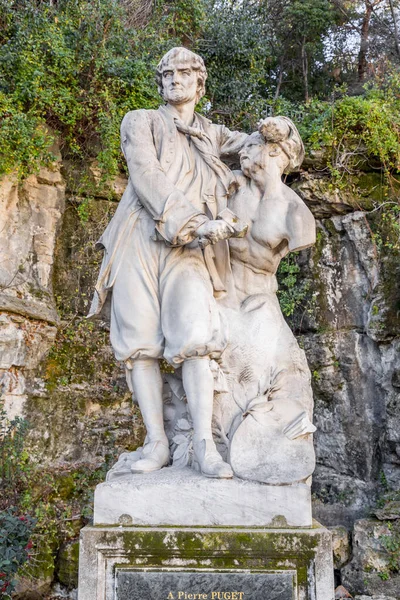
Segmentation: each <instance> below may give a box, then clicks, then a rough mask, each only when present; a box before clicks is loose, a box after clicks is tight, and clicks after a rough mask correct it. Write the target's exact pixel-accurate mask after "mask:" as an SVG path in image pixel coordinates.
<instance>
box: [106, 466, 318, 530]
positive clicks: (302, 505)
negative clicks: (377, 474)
mask: <svg viewBox="0 0 400 600" xmlns="http://www.w3.org/2000/svg"><path fill="white" fill-rule="evenodd" d="M177 490H178V491H179V493H178V497H177V501H176V502H174V501H171V500H172V499H173V498H175V497H176V493H177V492H176V491H177ZM121 519H122V521H121ZM127 519H128V521H129V523H130V524H133V525H204V526H206V525H224V526H227V525H231V526H246V527H249V526H255V525H257V526H263V525H265V526H274V525H275V526H278V527H279V526H281V527H285V526H287V525H290V526H293V527H309V526H311V523H312V518H311V510H310V488H309V486H307V485H306V484H296V485H293V486H289V485H287V486H269V485H263V484H260V483H258V482H252V481H244V480H240V479H236V478H235V479H230V480H226V479H209V478H205V477H203V476H201V475H200V474H199V473H197V472H196V471H194V470H193V469H189V468H184V469H179V468H177V467H168V468H165V469H161V471H156V472H153V473H146V474H143V475H139V474H131V475H127V476H126V477H121V478H120V479H118V480H114V481H110V482H106V483H101V484H100V485H98V486H97V488H96V491H95V499H94V523H95V525H103V524H108V525H113V524H115V525H117V524H120V523H125V524H126V520H127Z"/></svg>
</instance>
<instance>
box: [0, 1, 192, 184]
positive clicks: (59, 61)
mask: <svg viewBox="0 0 400 600" xmlns="http://www.w3.org/2000/svg"><path fill="white" fill-rule="evenodd" d="M179 4H190V3H189V2H186V3H185V2H183V1H181V2H180V3H179ZM191 4H193V2H192V3H191ZM187 8H188V10H189V9H190V6H189V7H187ZM0 12H2V13H3V17H2V19H1V20H0V44H1V47H0V120H1V126H0V143H1V145H2V150H3V151H2V153H1V156H0V174H1V173H9V172H11V171H12V170H15V169H17V171H18V172H19V175H20V176H24V175H27V174H29V173H30V172H32V170H33V169H34V168H37V167H38V166H39V165H40V164H42V163H45V162H46V161H48V160H49V159H50V158H51V157H50V156H49V153H48V152H47V150H46V148H47V146H48V142H49V134H48V133H46V131H48V128H50V130H51V131H53V132H56V133H58V134H59V136H60V139H61V140H62V144H63V147H62V152H63V155H64V156H70V157H74V158H76V159H77V158H79V159H85V160H86V159H90V158H94V157H96V158H97V159H98V161H99V165H100V167H101V168H102V169H103V171H104V173H105V175H106V176H110V175H112V174H114V173H116V172H117V170H118V168H120V167H122V161H121V153H120V149H119V145H120V142H119V126H120V122H121V120H122V117H123V115H124V114H125V113H126V112H128V110H133V109H136V108H142V107H144V106H146V107H147V108H151V107H157V106H158V104H159V97H158V93H157V88H156V85H155V83H154V69H155V65H156V62H157V60H158V57H160V55H162V53H163V52H164V51H165V49H166V48H167V47H168V48H169V47H170V46H171V45H174V43H175V44H176V43H178V42H179V41H178V40H177V39H176V38H175V37H174V35H175V30H178V31H179V33H180V34H181V35H183V34H184V31H185V27H189V26H190V23H191V21H193V18H194V17H193V15H192V17H191V19H187V20H186V21H185V19H184V15H185V14H187V13H183V14H182V15H180V17H179V19H178V15H177V13H176V11H175V12H174V11H171V13H167V14H166V15H164V14H163V13H162V12H161V13H160V12H158V13H157V14H155V15H154V23H156V24H157V28H158V30H157V32H156V31H155V29H154V27H155V25H154V24H152V23H149V24H148V26H147V28H146V30H135V29H133V28H129V27H127V26H126V18H125V17H126V14H125V11H124V8H123V6H122V5H121V3H120V2H118V1H117V0H99V1H98V2H91V1H90V0H73V1H70V0H59V1H58V2H57V3H42V2H36V1H33V0H19V1H18V2H13V1H11V0H0ZM195 16H196V15H195ZM197 18H199V15H197ZM160 30H161V31H162V32H163V33H164V35H163V34H162V35H159V31H160Z"/></svg>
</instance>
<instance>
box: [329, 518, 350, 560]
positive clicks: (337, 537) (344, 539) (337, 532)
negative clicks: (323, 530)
mask: <svg viewBox="0 0 400 600" xmlns="http://www.w3.org/2000/svg"><path fill="white" fill-rule="evenodd" d="M329 531H330V532H331V533H332V550H333V565H334V567H335V569H341V568H342V567H343V566H344V565H345V564H347V563H348V562H349V560H350V556H351V548H350V539H349V532H348V530H347V529H346V527H341V526H340V525H339V526H337V527H329Z"/></svg>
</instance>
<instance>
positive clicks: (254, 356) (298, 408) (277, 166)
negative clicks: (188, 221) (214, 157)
mask: <svg viewBox="0 0 400 600" xmlns="http://www.w3.org/2000/svg"><path fill="white" fill-rule="evenodd" d="M239 156H240V164H241V171H239V172H237V173H236V177H237V180H238V184H239V187H238V190H237V192H236V193H235V194H234V196H233V197H232V198H231V200H230V202H229V208H230V209H231V210H232V211H233V212H234V213H235V214H236V215H237V216H238V217H239V219H240V220H242V221H244V222H246V223H247V224H248V225H249V231H248V233H247V235H246V236H245V237H243V238H237V239H231V240H230V241H229V247H230V255H231V258H230V259H231V265H232V273H233V278H234V282H235V291H236V309H235V308H226V307H221V310H222V311H223V312H224V313H225V316H226V317H227V319H228V322H229V325H230V334H229V344H228V347H227V348H226V350H225V352H224V353H223V355H222V362H221V366H222V370H223V372H224V373H225V374H226V380H227V386H226V389H225V391H222V392H221V393H219V394H217V395H216V398H215V409H214V431H215V432H216V433H217V437H219V440H220V448H221V450H222V451H223V450H224V446H225V451H226V452H227V454H228V461H229V462H230V464H231V466H232V469H233V471H234V474H235V475H236V476H238V477H241V478H243V479H252V480H256V481H261V482H264V483H269V484H290V483H295V482H298V481H304V480H306V479H307V477H308V476H309V475H311V473H312V472H313V470H314V467H315V456H314V450H313V444H312V435H311V434H312V432H313V431H315V427H314V426H313V425H312V423H311V419H312V408H313V401H312V391H311V385H310V372H309V369H308V366H307V361H306V358H305V355H304V352H303V351H302V350H301V349H300V348H299V346H298V344H297V341H296V339H295V337H294V335H293V334H292V332H291V330H290V329H289V327H288V325H287V323H286V322H285V320H284V318H283V315H282V312H281V309H280V306H279V303H278V299H277V296H276V292H277V280H276V276H275V274H276V271H277V269H278V266H279V263H280V261H281V260H282V258H283V257H284V256H285V255H286V254H287V253H288V252H290V251H296V250H301V249H303V248H307V247H308V246H311V245H312V244H314V243H315V221H314V217H313V216H312V214H311V212H310V211H309V209H308V208H307V206H306V205H305V204H304V202H303V201H302V200H301V198H299V196H297V194H296V193H295V192H294V191H293V190H291V189H290V188H289V187H288V186H287V185H285V184H284V183H283V181H282V175H283V173H287V172H289V171H290V170H293V169H295V168H298V167H299V166H300V164H301V162H302V160H303V157H304V149H303V144H302V142H301V138H300V136H299V134H298V132H297V129H296V127H295V126H294V124H293V123H292V122H291V121H290V119H288V118H286V117H275V118H272V117H271V118H268V119H265V120H264V121H263V122H262V123H261V124H260V127H259V131H258V132H256V133H253V134H252V135H251V136H249V138H248V140H247V142H246V143H245V144H244V146H243V148H242V150H241V151H240V152H239Z"/></svg>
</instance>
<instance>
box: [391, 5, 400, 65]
mask: <svg viewBox="0 0 400 600" xmlns="http://www.w3.org/2000/svg"><path fill="white" fill-rule="evenodd" d="M389 4H390V12H391V13H392V19H393V26H394V43H395V46H396V52H397V56H399V57H400V44H399V30H398V28H397V21H396V14H395V12H394V6H393V0H389Z"/></svg>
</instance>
